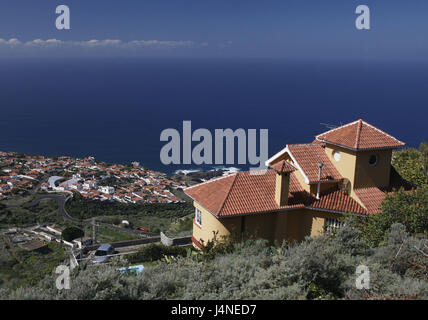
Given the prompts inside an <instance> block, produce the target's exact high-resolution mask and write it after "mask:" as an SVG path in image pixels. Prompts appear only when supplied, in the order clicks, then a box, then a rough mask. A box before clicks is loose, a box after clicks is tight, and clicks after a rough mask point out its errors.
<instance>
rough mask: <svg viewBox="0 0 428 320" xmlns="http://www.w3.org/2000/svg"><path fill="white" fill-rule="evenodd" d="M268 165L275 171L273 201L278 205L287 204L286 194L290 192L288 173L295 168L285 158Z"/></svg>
mask: <svg viewBox="0 0 428 320" xmlns="http://www.w3.org/2000/svg"><path fill="white" fill-rule="evenodd" d="M270 167H271V168H272V169H274V170H275V171H276V174H275V202H276V203H277V205H278V206H285V205H287V204H288V194H289V192H290V174H291V172H293V171H294V170H296V168H294V167H293V166H292V165H291V164H290V163H288V162H286V161H285V160H281V161H279V162H277V163H275V164H273V165H271V166H270Z"/></svg>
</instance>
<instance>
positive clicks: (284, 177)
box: [275, 172, 290, 206]
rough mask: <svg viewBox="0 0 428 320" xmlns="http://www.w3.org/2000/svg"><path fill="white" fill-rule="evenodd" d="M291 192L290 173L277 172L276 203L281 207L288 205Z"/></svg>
mask: <svg viewBox="0 0 428 320" xmlns="http://www.w3.org/2000/svg"><path fill="white" fill-rule="evenodd" d="M289 190H290V173H289V172H285V173H281V172H277V173H276V183H275V202H276V203H277V204H278V205H279V206H285V205H287V202H288V193H289Z"/></svg>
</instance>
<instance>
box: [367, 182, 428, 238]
mask: <svg viewBox="0 0 428 320" xmlns="http://www.w3.org/2000/svg"><path fill="white" fill-rule="evenodd" d="M381 209H382V213H381V214H374V215H370V216H369V217H368V218H367V221H366V225H365V226H364V228H363V235H362V236H363V239H365V240H367V241H368V242H369V243H370V244H371V245H374V246H377V245H379V244H381V243H382V242H383V241H386V238H385V234H386V231H387V230H388V229H389V228H390V227H391V225H393V224H394V223H401V224H403V225H404V226H405V227H406V230H407V231H408V232H409V233H411V234H421V233H426V232H427V230H428V187H423V188H419V189H416V190H415V191H412V192H405V191H404V190H402V189H400V190H399V191H397V192H395V193H393V194H390V195H388V196H387V197H386V198H385V200H384V201H383V202H382V204H381Z"/></svg>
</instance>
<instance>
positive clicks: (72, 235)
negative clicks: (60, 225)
mask: <svg viewBox="0 0 428 320" xmlns="http://www.w3.org/2000/svg"><path fill="white" fill-rule="evenodd" d="M84 235H85V233H84V232H83V230H82V229H80V228H77V227H68V228H65V229H64V230H63V231H62V233H61V236H62V238H63V239H64V240H65V241H73V240H74V239H77V238H81V237H83V236H84Z"/></svg>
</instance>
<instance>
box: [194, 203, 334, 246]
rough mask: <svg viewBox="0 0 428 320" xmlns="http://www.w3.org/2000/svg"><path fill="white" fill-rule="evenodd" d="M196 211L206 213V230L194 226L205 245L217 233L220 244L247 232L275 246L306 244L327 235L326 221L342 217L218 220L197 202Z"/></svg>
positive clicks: (296, 214)
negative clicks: (230, 237)
mask: <svg viewBox="0 0 428 320" xmlns="http://www.w3.org/2000/svg"><path fill="white" fill-rule="evenodd" d="M195 207H196V208H198V209H199V210H201V212H202V227H200V226H198V225H197V224H196V223H194V225H193V237H194V239H195V240H197V241H198V242H200V243H203V244H206V243H207V242H208V241H209V240H212V239H213V238H214V233H213V231H215V232H217V231H218V234H217V239H218V240H221V239H222V237H223V236H229V235H231V234H233V233H236V234H237V235H242V233H241V232H242V231H245V232H246V236H250V237H253V236H255V237H257V238H263V239H266V240H268V241H269V242H271V243H273V242H274V241H278V242H279V243H281V242H282V241H283V240H287V241H290V242H293V241H302V240H303V239H304V238H305V237H306V236H313V237H316V236H318V235H320V234H321V233H322V232H323V231H324V224H325V219H326V218H331V219H338V218H340V217H342V215H340V214H336V213H328V212H322V211H315V210H309V209H298V210H289V211H284V212H274V213H264V214H255V215H247V216H238V217H231V218H220V219H217V218H216V217H215V216H214V215H212V214H211V213H210V212H208V211H207V210H205V209H204V208H203V207H201V206H200V205H199V204H198V203H196V202H195ZM194 245H195V244H194ZM195 247H197V245H195Z"/></svg>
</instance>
